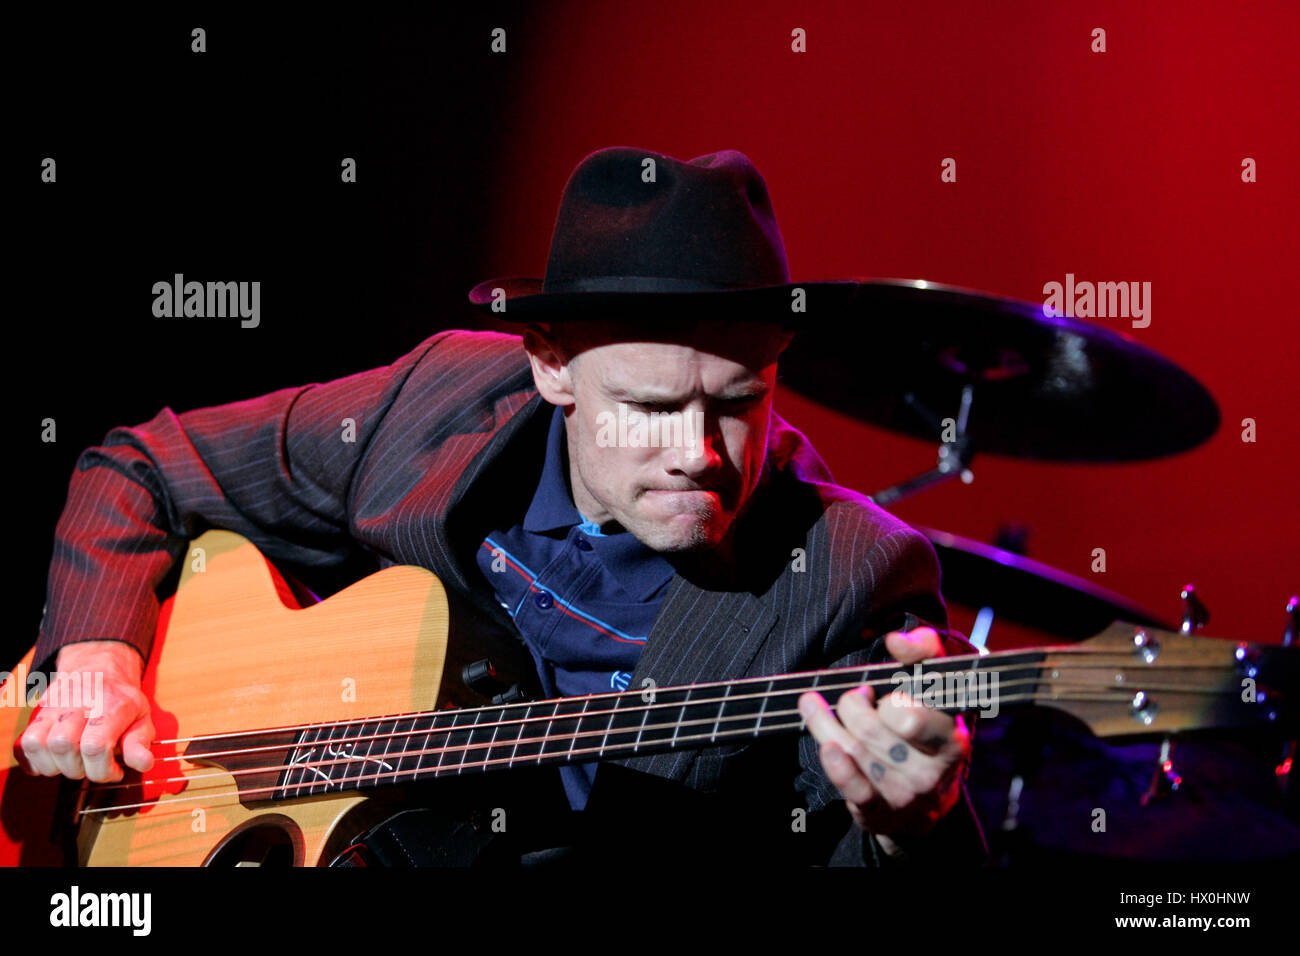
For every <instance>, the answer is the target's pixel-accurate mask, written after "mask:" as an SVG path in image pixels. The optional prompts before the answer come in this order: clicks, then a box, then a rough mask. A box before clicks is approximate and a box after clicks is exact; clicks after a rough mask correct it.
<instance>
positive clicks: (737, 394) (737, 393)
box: [605, 379, 768, 405]
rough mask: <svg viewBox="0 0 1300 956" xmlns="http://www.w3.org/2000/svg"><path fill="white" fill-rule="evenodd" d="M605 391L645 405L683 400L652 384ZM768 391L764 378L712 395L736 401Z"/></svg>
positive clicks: (610, 386)
mask: <svg viewBox="0 0 1300 956" xmlns="http://www.w3.org/2000/svg"><path fill="white" fill-rule="evenodd" d="M605 391H606V393H607V394H608V395H609V397H610V398H612V399H614V400H615V401H619V402H629V403H632V404H638V403H639V404H644V405H656V404H661V405H671V404H676V403H678V402H680V401H681V400H682V398H681V396H680V395H679V394H677V393H675V392H670V391H664V390H660V389H656V388H653V387H651V386H634V387H631V388H627V387H624V386H618V385H606V386H605ZM767 392H768V385H767V382H765V381H763V380H762V379H758V380H755V381H745V382H739V383H736V384H735V385H728V386H726V387H724V388H723V389H722V392H721V394H719V395H714V396H711V397H712V398H713V399H714V400H715V401H724V402H734V401H746V400H749V399H758V398H762V397H763V396H764V395H766V394H767Z"/></svg>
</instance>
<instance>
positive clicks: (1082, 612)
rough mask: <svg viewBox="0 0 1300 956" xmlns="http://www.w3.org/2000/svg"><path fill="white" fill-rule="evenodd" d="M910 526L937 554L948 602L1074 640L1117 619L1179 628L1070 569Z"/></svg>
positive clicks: (968, 539)
mask: <svg viewBox="0 0 1300 956" xmlns="http://www.w3.org/2000/svg"><path fill="white" fill-rule="evenodd" d="M912 527H914V528H916V530H917V531H919V532H921V533H922V534H923V535H925V536H926V537H927V538H929V539H930V543H931V544H933V545H934V550H935V551H936V552H937V553H938V555H939V566H940V567H941V568H942V569H943V596H944V599H945V600H947V601H949V602H955V603H957V604H963V605H966V606H967V607H975V608H980V607H991V608H993V611H994V613H995V615H997V616H998V617H1003V618H1007V619H1008V620H1012V621H1015V622H1017V623H1019V624H1023V625H1025V626H1026V627H1032V628H1036V629H1038V630H1040V631H1046V632H1047V633H1049V634H1056V635H1059V636H1060V637H1063V638H1066V639H1068V640H1074V641H1081V640H1084V639H1085V638H1089V637H1092V636H1093V635H1094V634H1096V633H1097V632H1098V631H1101V630H1104V629H1105V628H1106V627H1108V626H1109V625H1110V624H1111V622H1112V621H1115V620H1117V619H1119V620H1124V621H1132V622H1133V623H1134V624H1148V625H1151V626H1152V627H1161V628H1164V629H1166V630H1178V627H1177V626H1176V625H1172V624H1170V623H1169V622H1168V621H1166V620H1163V619H1162V618H1160V617H1159V616H1158V615H1157V614H1156V613H1155V612H1154V611H1152V610H1150V609H1148V608H1145V607H1143V606H1142V605H1140V604H1138V603H1136V602H1134V601H1130V600H1129V599H1128V598H1126V597H1123V596H1122V595H1119V594H1116V593H1115V592H1114V591H1108V590H1107V589H1106V588H1103V587H1098V586H1097V585H1096V584H1093V583H1092V582H1091V581H1087V580H1084V579H1083V578H1080V577H1076V576H1075V575H1073V574H1070V573H1068V572H1066V571H1061V570H1059V569H1057V568H1053V567H1051V566H1050V565H1046V564H1043V563H1041V562H1039V561H1034V560H1031V559H1030V558H1026V557H1023V556H1021V555H1019V554H1015V553H1013V552H1011V551H1004V550H1002V549H1001V548H996V547H994V546H993V545H991V544H983V543H982V542H979V541H972V540H971V539H970V538H963V537H961V536H959V535H955V534H949V533H948V532H947V531H938V530H936V529H934V528H926V527H922V526H921V525H912ZM994 626H995V627H996V624H995V625H994Z"/></svg>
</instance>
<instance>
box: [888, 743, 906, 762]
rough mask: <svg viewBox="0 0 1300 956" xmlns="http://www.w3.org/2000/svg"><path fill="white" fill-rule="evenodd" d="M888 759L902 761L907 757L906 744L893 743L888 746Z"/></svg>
mask: <svg viewBox="0 0 1300 956" xmlns="http://www.w3.org/2000/svg"><path fill="white" fill-rule="evenodd" d="M889 759H890V760H892V761H894V763H902V762H903V761H904V760H906V759H907V744H894V746H892V747H890V748H889Z"/></svg>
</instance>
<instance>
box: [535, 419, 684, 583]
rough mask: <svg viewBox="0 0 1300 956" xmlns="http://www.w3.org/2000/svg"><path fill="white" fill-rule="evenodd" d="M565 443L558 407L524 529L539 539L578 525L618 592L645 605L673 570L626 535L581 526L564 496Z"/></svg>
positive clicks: (566, 483) (578, 515)
mask: <svg viewBox="0 0 1300 956" xmlns="http://www.w3.org/2000/svg"><path fill="white" fill-rule="evenodd" d="M564 442H565V431H564V409H562V408H560V407H559V406H558V405H557V406H556V408H555V411H554V412H553V413H552V415H551V428H550V432H549V433H548V434H547V436H546V459H545V461H544V463H543V464H542V477H541V478H540V479H539V480H538V482H537V490H536V491H534V492H533V500H532V503H531V504H530V505H529V506H528V512H527V513H526V514H525V515H524V523H523V529H524V530H525V531H527V532H530V533H532V534H540V533H545V532H553V531H559V530H564V531H566V532H567V531H568V529H570V528H572V527H574V526H575V525H582V526H583V527H582V528H581V531H582V533H583V534H584V535H586V537H587V538H588V539H589V540H590V541H591V544H592V547H593V548H594V549H595V553H596V555H597V556H598V557H599V558H600V560H601V562H602V563H603V564H604V565H605V567H606V568H607V569H608V570H609V572H610V573H611V574H613V575H614V577H615V578H616V579H617V581H618V583H619V586H620V587H622V588H623V590H624V591H626V592H627V593H628V595H629V596H631V597H632V598H633V599H634V600H638V601H644V600H647V599H648V598H649V597H650V596H651V595H653V594H654V593H655V592H656V591H658V590H659V589H660V588H661V587H663V585H664V584H665V583H667V582H668V581H669V580H670V579H671V578H672V576H673V574H674V573H675V572H674V569H673V566H672V565H671V564H669V563H668V560H667V559H666V558H664V557H663V556H662V555H659V554H657V553H656V552H654V551H653V550H651V549H650V548H648V547H646V546H645V545H644V544H642V543H641V542H640V541H638V540H637V538H636V536H635V535H633V534H632V533H631V532H628V531H622V532H619V533H618V534H609V535H606V534H601V533H600V532H599V530H598V529H596V528H595V526H593V525H591V524H590V523H589V522H586V521H585V519H584V518H583V516H582V514H581V513H580V512H579V511H578V509H577V508H576V507H575V506H574V504H573V496H572V495H571V494H570V492H569V481H568V474H567V468H566V463H567V460H568V456H567V455H566V454H565V444H564Z"/></svg>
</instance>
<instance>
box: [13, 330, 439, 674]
mask: <svg viewBox="0 0 1300 956" xmlns="http://www.w3.org/2000/svg"><path fill="white" fill-rule="evenodd" d="M447 334H448V333H439V334H438V335H434V336H432V337H430V338H429V339H426V340H425V341H424V342H422V343H421V344H420V345H419V346H418V347H417V348H416V349H415V350H413V351H412V352H410V353H408V354H407V355H405V356H403V357H402V358H400V359H399V360H398V361H396V362H395V363H393V364H392V365H389V366H385V367H382V368H377V369H373V370H371V371H368V372H361V373H358V374H356V375H352V376H348V377H346V378H342V379H338V380H336V381H333V382H329V383H327V384H323V385H305V386H302V387H297V388H286V389H282V390H280V391H276V392H272V393H270V394H268V395H263V396H261V397H259V398H251V399H248V400H246V401H241V402H235V403H232V404H228V405H220V406H215V407H210V408H200V409H195V410H193V411H189V412H184V413H181V414H177V413H176V412H174V411H172V410H171V409H170V408H164V409H163V410H162V411H160V412H159V413H158V414H157V415H156V416H155V417H154V418H153V419H152V420H150V421H148V422H146V423H145V424H143V425H139V426H137V427H135V428H114V429H112V430H111V431H110V432H109V433H108V435H107V436H106V437H105V439H104V441H103V444H102V445H99V446H97V447H93V448H89V449H87V450H86V451H84V452H83V453H82V454H81V456H80V458H79V459H78V461H77V465H76V468H75V470H74V472H73V475H72V479H71V481H70V483H69V486H68V496H67V501H66V503H65V505H64V508H63V512H62V514H61V515H60V517H59V521H58V524H57V526H56V529H55V536H54V549H53V557H52V559H51V562H50V572H49V577H48V581H47V589H46V606H45V616H44V619H43V621H42V623H41V629H40V634H39V637H38V640H37V642H36V651H35V655H34V661H33V663H34V665H35V668H36V669H37V670H44V669H46V668H47V667H48V666H52V665H53V663H54V659H55V655H56V654H57V652H58V650H59V649H60V648H61V647H63V646H64V645H66V644H70V643H74V642H76V641H86V640H117V641H123V642H125V643H127V644H129V645H131V646H132V647H134V648H135V649H136V650H137V651H139V652H140V654H141V656H142V657H144V658H146V659H147V658H148V656H149V652H150V649H151V646H152V643H153V637H154V631H155V629H156V626H157V621H158V612H159V607H160V603H161V601H160V593H159V592H160V589H162V587H163V586H164V584H165V582H166V581H167V579H168V578H169V575H170V574H171V572H172V570H173V568H174V567H175V566H176V565H177V562H178V561H179V560H180V559H181V557H182V554H183V552H184V550H185V547H186V545H187V543H188V542H189V541H190V540H191V539H193V538H194V537H195V536H196V535H198V534H200V533H201V532H202V531H203V530H205V529H207V528H209V527H216V528H224V529H227V530H230V531H234V532H236V533H238V534H241V535H243V536H245V537H246V538H248V539H249V540H251V541H252V542H253V543H254V544H255V545H257V547H258V548H260V549H261V550H262V552H263V553H264V554H266V555H267V556H268V557H269V558H271V559H272V560H276V561H283V562H286V563H288V564H291V565H294V566H296V567H299V568H319V569H330V568H338V567H340V566H341V565H343V564H345V562H347V561H348V560H349V559H350V558H354V557H356V555H357V546H356V544H355V542H354V541H353V540H352V538H351V537H350V535H349V533H348V531H349V529H348V495H349V489H350V486H351V483H352V478H353V475H354V474H355V473H356V470H357V468H358V464H359V463H360V462H361V461H362V459H363V458H364V456H365V454H366V450H367V448H368V446H369V444H370V442H371V440H372V439H373V437H374V435H375V433H376V431H377V430H378V429H379V428H380V427H381V425H382V424H383V422H384V418H385V415H386V414H387V412H388V411H389V409H390V408H391V407H392V405H393V402H394V400H395V398H396V396H397V393H398V392H399V391H400V390H401V388H402V385H403V383H404V382H405V381H406V379H407V377H408V376H409V375H410V374H411V372H412V371H413V370H414V369H415V367H416V366H417V365H418V364H419V363H420V362H421V360H422V359H424V357H425V356H426V355H427V353H429V352H430V350H431V349H433V348H434V347H435V346H436V345H437V343H438V341H439V340H440V339H441V338H443V337H444V336H445V335H447ZM345 420H350V422H349V421H345Z"/></svg>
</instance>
